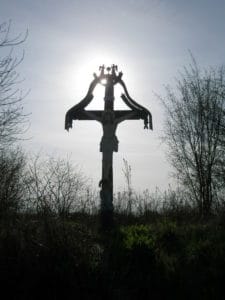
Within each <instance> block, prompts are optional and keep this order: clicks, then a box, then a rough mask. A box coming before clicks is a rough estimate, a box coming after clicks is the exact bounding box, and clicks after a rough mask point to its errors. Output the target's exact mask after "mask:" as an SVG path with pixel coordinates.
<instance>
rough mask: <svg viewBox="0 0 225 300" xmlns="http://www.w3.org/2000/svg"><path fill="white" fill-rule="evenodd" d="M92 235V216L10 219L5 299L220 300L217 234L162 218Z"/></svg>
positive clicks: (2, 260)
mask: <svg viewBox="0 0 225 300" xmlns="http://www.w3.org/2000/svg"><path fill="white" fill-rule="evenodd" d="M118 220H119V218H118V217H117V219H115V228H114V230H112V231H110V232H107V233H106V232H99V231H98V221H99V216H90V215H89V216H88V215H85V214H83V215H82V214H74V215H73V216H71V217H70V218H67V219H66V220H65V218H64V219H59V218H54V217H44V218H40V217H39V218H38V219H37V217H35V216H31V215H19V216H18V215H17V217H14V220H13V221H12V222H11V223H10V222H9V223H8V225H7V226H6V225H5V224H1V225H0V226H1V227H0V245H1V246H0V265H1V272H0V282H1V290H2V293H3V291H4V292H5V294H6V295H7V296H5V299H43V298H48V299H91V298H94V299H168V298H171V299H222V298H223V290H224V289H223V279H224V277H225V256H224V253H225V226H224V224H223V223H222V222H220V221H219V218H218V217H217V218H216V219H213V220H210V221H209V220H208V221H207V223H206V222H204V223H201V222H197V221H195V222H193V221H192V222H189V223H187V222H186V223H183V224H181V223H178V222H176V221H174V220H171V219H170V218H168V217H163V216H161V218H160V217H159V218H158V220H155V221H154V222H150V220H148V222H147V223H146V224H143V223H142V224H141V222H139V224H138V222H137V221H138V218H137V217H136V218H133V219H131V218H130V221H129V222H130V225H129V222H127V225H121V224H120V223H118Z"/></svg>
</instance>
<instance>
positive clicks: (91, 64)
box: [65, 51, 123, 109]
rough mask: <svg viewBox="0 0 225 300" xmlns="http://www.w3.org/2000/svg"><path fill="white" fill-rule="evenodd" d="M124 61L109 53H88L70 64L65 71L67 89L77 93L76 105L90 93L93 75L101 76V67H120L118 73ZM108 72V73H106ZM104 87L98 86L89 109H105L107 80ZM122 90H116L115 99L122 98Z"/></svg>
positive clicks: (104, 81)
mask: <svg viewBox="0 0 225 300" xmlns="http://www.w3.org/2000/svg"><path fill="white" fill-rule="evenodd" d="M122 61H123V59H122V58H121V59H119V58H118V57H117V56H116V55H115V54H114V55H112V54H110V53H109V52H107V54H106V52H105V53H104V52H98V53H97V52H94V51H93V52H91V51H90V52H88V53H83V54H82V55H81V56H79V59H77V61H74V62H73V63H71V62H70V63H69V65H67V68H66V70H65V72H66V75H65V76H66V78H68V80H66V81H67V87H66V88H67V89H69V90H70V92H71V91H72V93H75V95H76V101H75V103H73V105H74V104H77V103H78V102H79V101H80V100H82V99H83V98H84V97H85V96H86V94H87V91H88V88H89V85H90V83H91V82H92V80H93V79H94V77H93V74H94V73H96V74H97V75H99V74H100V70H99V67H100V66H102V65H103V64H104V66H105V67H110V66H112V65H113V64H115V65H118V71H120V70H122V67H123V66H122V65H121V62H122ZM106 72H107V71H106ZM101 83H102V85H97V86H96V88H95V90H94V98H93V100H92V102H91V104H90V105H89V106H88V109H103V107H104V101H103V99H104V86H103V85H104V84H106V80H104V79H103V82H101ZM120 94H121V90H120V89H115V97H117V98H120ZM71 104H72V103H71Z"/></svg>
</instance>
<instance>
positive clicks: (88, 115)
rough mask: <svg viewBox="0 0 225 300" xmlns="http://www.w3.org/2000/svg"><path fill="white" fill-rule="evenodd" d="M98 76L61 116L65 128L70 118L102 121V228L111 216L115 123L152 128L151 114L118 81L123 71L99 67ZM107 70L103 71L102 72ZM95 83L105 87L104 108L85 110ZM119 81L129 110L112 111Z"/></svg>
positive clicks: (70, 125)
mask: <svg viewBox="0 0 225 300" xmlns="http://www.w3.org/2000/svg"><path fill="white" fill-rule="evenodd" d="M99 70H100V74H99V76H97V75H96V73H94V79H93V81H92V82H91V84H90V86H89V89H88V92H87V94H86V96H85V97H84V99H83V100H81V101H80V102H79V103H78V104H76V105H75V106H73V107H72V108H71V109H69V110H68V111H67V113H66V118H65V129H66V130H69V129H70V128H72V121H73V120H96V121H98V122H100V123H101V124H102V128H103V136H102V139H101V143H100V152H102V178H101V180H100V182H99V186H100V187H101V191H100V197H101V216H102V225H103V227H107V226H110V224H111V223H112V218H113V152H118V139H117V137H116V129H117V126H118V124H119V123H121V122H123V121H125V120H139V119H142V120H143V121H144V128H145V129H153V128H152V115H151V113H150V112H149V111H148V110H147V109H146V108H144V107H143V106H141V105H140V104H138V103H137V102H136V101H134V100H133V99H132V98H131V97H130V95H129V93H128V90H127V87H126V85H125V83H124V81H123V80H122V76H123V73H122V72H119V73H118V72H117V70H118V68H117V66H116V65H112V66H111V67H107V68H105V66H104V65H102V66H100V67H99ZM105 71H107V72H105ZM97 84H101V85H103V86H104V87H105V97H104V102H105V103H104V110H86V109H85V108H86V106H88V105H89V104H90V102H91V101H92V99H93V97H94V96H93V91H94V89H95V87H96V85H97ZM116 84H120V85H121V86H122V88H123V90H124V93H123V94H122V95H121V98H122V100H123V101H124V103H125V104H126V105H127V106H128V107H129V110H114V86H115V85H116Z"/></svg>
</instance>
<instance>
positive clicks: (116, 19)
mask: <svg viewBox="0 0 225 300" xmlns="http://www.w3.org/2000/svg"><path fill="white" fill-rule="evenodd" d="M9 20H12V28H11V33H12V36H13V35H17V34H18V33H24V32H26V30H27V29H28V31H29V35H28V38H27V40H26V42H25V43H24V44H23V45H21V46H20V47H17V48H15V51H14V54H15V55H18V56H20V55H21V54H22V50H24V51H25V58H24V61H23V62H22V64H21V65H20V67H19V72H20V75H21V78H24V79H25V80H24V81H23V82H22V83H21V88H23V90H25V91H26V90H30V93H29V95H28V96H27V97H26V99H25V104H24V108H25V110H26V112H31V113H32V114H31V116H30V123H31V125H30V129H29V132H28V133H27V135H29V136H30V137H32V138H31V139H30V140H29V141H26V142H24V143H23V147H24V148H25V149H26V150H27V151H30V152H37V151H40V150H42V151H43V152H44V153H49V154H54V155H58V156H64V157H65V156H67V155H69V156H70V157H71V159H72V160H73V161H74V162H75V163H76V164H78V165H79V167H80V168H81V169H82V170H83V171H84V173H85V174H86V175H87V176H90V177H91V178H93V180H94V184H95V185H97V182H98V181H99V180H100V179H101V153H100V152H99V142H100V140H101V136H102V128H101V127H100V125H99V124H97V123H95V122H94V121H88V122H87V121H86V122H84V121H76V122H74V126H73V129H72V130H71V131H70V132H69V133H68V132H66V131H65V130H64V117H65V113H66V111H67V110H68V109H69V108H70V107H71V106H73V105H75V104H76V103H78V102H79V101H80V100H81V99H82V98H83V97H84V96H85V94H86V92H87V88H88V85H89V83H90V81H91V80H92V78H93V77H92V74H93V72H97V71H98V67H99V65H100V64H103V63H105V64H112V63H114V64H117V65H118V68H119V70H121V71H123V73H124V76H123V79H124V81H125V83H126V84H127V87H128V90H129V92H130V95H131V97H132V98H133V99H135V100H136V101H137V102H139V103H140V104H142V105H144V106H145V107H147V108H148V109H149V110H150V111H151V112H152V115H153V126H154V131H153V132H152V131H149V130H144V129H143V123H142V121H127V122H124V123H122V124H120V125H119V128H118V130H117V137H118V139H119V142H120V143H119V152H118V153H115V154H114V178H115V179H114V181H115V186H116V189H117V190H118V189H119V188H120V187H123V186H124V179H123V173H122V170H121V169H122V166H123V158H125V159H126V160H128V162H129V164H130V165H131V167H132V183H133V186H134V187H135V188H136V189H137V190H142V189H145V188H149V189H151V190H154V189H155V187H156V186H158V187H160V188H161V189H164V188H166V187H167V185H168V183H169V182H171V180H170V177H169V175H170V172H171V171H170V168H169V164H168V163H167V162H166V156H165V147H164V146H163V145H162V143H161V141H160V139H159V137H160V135H161V134H162V123H163V112H162V107H161V105H160V102H159V100H158V99H157V97H156V96H155V94H160V95H165V89H164V85H167V84H170V85H172V86H174V85H175V79H174V78H175V77H177V76H178V74H179V70H182V67H183V66H184V65H187V64H188V63H189V62H190V56H189V54H188V50H191V52H192V53H193V55H194V56H195V58H196V60H197V61H198V63H199V65H200V66H201V67H203V68H205V67H206V68H207V67H209V66H218V65H221V64H224V58H225V57H224V55H225V0H189V1H187V0H136V1H135V0H109V1H107V0H105V1H103V0H97V1H94V0H82V1H79V0H64V1H63V0H39V1H32V0H0V23H2V22H4V21H9ZM120 93H121V90H120V89H119V88H118V90H116V96H117V98H116V100H115V104H116V107H120V103H121V101H120V100H119V96H120ZM103 96H104V90H103V89H100V88H99V89H97V92H96V94H95V98H94V99H95V100H94V102H93V105H92V108H96V109H97V108H102V107H103ZM117 104H118V105H117Z"/></svg>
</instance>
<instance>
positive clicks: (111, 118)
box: [100, 65, 118, 229]
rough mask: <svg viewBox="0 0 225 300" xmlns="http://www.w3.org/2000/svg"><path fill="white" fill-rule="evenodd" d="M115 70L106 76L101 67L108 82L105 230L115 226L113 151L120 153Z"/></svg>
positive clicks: (103, 142) (103, 184)
mask: <svg viewBox="0 0 225 300" xmlns="http://www.w3.org/2000/svg"><path fill="white" fill-rule="evenodd" d="M115 68H116V66H114V65H113V66H112V67H111V68H107V71H108V74H104V66H102V67H101V70H102V74H103V76H104V78H105V80H106V82H105V97H104V101H105V104H104V112H103V117H102V126H103V137H102V140H101V144H100V151H101V152H102V179H101V181H100V186H101V191H100V198H101V223H102V227H103V228H104V229H109V228H111V227H112V225H113V151H118V141H117V138H116V136H115V131H116V127H117V125H116V123H115V114H114V84H115V78H116V76H115Z"/></svg>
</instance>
